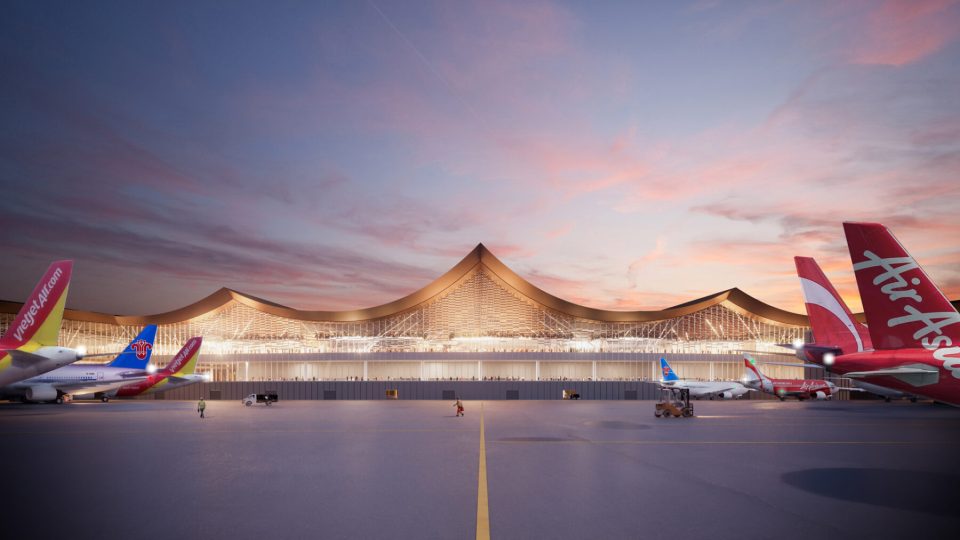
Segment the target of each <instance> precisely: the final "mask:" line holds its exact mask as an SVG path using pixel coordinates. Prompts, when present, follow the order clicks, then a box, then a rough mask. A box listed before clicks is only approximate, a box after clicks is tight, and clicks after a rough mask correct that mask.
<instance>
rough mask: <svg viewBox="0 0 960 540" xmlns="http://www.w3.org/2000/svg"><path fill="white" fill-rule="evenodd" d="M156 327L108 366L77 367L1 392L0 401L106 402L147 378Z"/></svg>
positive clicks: (64, 369)
mask: <svg viewBox="0 0 960 540" xmlns="http://www.w3.org/2000/svg"><path fill="white" fill-rule="evenodd" d="M156 335H157V326H156V325H154V324H151V325H148V326H146V327H145V328H144V329H143V330H141V331H140V333H139V334H138V335H137V337H135V338H133V341H131V342H130V344H129V345H127V347H126V349H124V350H123V352H121V353H120V354H119V355H117V357H116V358H115V359H114V360H113V361H112V362H110V363H109V364H74V365H72V366H64V367H61V368H58V369H55V370H53V371H50V372H49V373H44V374H42V375H38V376H36V377H31V378H29V379H26V380H23V381H19V382H16V383H13V384H8V385H6V386H4V387H2V388H0V399H8V400H11V399H19V400H21V401H23V402H41V401H56V402H57V403H63V402H64V401H65V400H67V399H70V397H71V396H73V395H80V394H93V395H94V397H96V398H99V399H100V400H102V401H104V402H107V401H109V400H110V397H109V396H107V395H106V394H105V392H107V391H109V390H112V389H114V388H117V387H119V386H123V385H125V384H129V383H131V382H134V381H139V380H143V379H145V378H147V376H148V373H147V363H148V362H149V361H150V355H151V353H152V352H153V340H154V338H155V337H156Z"/></svg>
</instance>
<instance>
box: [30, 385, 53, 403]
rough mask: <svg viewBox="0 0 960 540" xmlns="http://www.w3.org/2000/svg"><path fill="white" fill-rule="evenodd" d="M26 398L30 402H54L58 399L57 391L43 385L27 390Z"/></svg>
mask: <svg viewBox="0 0 960 540" xmlns="http://www.w3.org/2000/svg"><path fill="white" fill-rule="evenodd" d="M26 397H27V400H28V401H53V400H55V399H57V389H56V388H54V387H52V386H50V385H48V384H43V385H39V386H31V387H29V388H27V392H26Z"/></svg>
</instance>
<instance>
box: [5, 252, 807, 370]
mask: <svg viewBox="0 0 960 540" xmlns="http://www.w3.org/2000/svg"><path fill="white" fill-rule="evenodd" d="M251 303H252V304H254V305H255V302H241V301H238V300H236V299H232V300H229V301H227V302H225V303H223V304H222V305H219V306H217V307H215V308H214V309H211V310H209V311H207V312H205V313H202V314H200V315H199V316H195V317H192V318H189V319H186V320H182V321H178V322H172V323H167V324H160V325H159V331H158V333H157V342H156V346H155V349H154V355H155V356H154V358H155V362H156V363H158V364H161V365H162V364H164V363H165V362H166V359H167V358H169V357H171V356H172V355H174V354H175V353H176V352H177V351H178V350H179V348H180V347H181V346H182V344H183V343H184V342H186V341H187V339H189V338H190V337H193V336H203V340H204V341H203V349H202V354H201V360H200V370H201V371H206V372H210V373H211V374H212V376H213V379H214V380H215V381H217V380H219V381H244V380H246V381H256V380H352V379H366V380H445V379H454V380H457V379H459V380H490V379H493V380H497V379H498V378H499V379H500V380H504V379H507V380H538V379H539V380H588V379H589V380H631V379H632V380H637V379H651V378H656V377H657V375H658V373H657V372H658V369H659V366H658V365H657V364H656V359H657V357H658V356H659V355H666V356H667V357H668V358H669V359H670V360H671V362H673V363H675V368H676V370H677V371H678V372H679V373H680V374H681V375H684V376H688V377H693V378H703V379H739V378H740V377H741V375H742V365H741V364H740V363H739V361H738V358H739V357H738V356H737V355H738V354H739V353H740V351H766V352H771V353H772V352H780V351H782V350H783V349H780V348H779V347H777V346H776V344H777V343H790V342H793V341H794V340H796V339H803V338H804V336H805V334H806V332H807V328H806V327H804V326H800V325H796V324H787V323H782V322H778V321H774V320H771V319H768V318H765V317H762V316H759V315H756V314H754V313H751V312H750V311H749V310H746V309H744V308H743V307H741V306H739V305H737V304H735V303H732V302H730V301H728V300H724V301H719V302H714V303H712V304H709V303H708V304H709V305H704V306H703V307H702V308H701V309H692V310H687V311H688V312H686V313H684V314H682V315H679V316H673V317H664V318H663V319H659V320H643V321H634V322H629V321H628V322H613V321H609V320H595V319H588V318H583V317H579V316H575V315H571V314H570V313H566V312H563V311H560V310H557V309H553V308H550V307H548V306H546V305H544V304H542V303H540V302H538V301H536V300H534V299H533V298H531V297H530V296H528V295H525V294H523V293H522V292H520V291H519V290H518V289H517V288H515V287H513V286H511V285H510V284H509V283H508V282H506V281H504V279H502V278H501V277H500V276H499V275H498V274H497V272H495V271H493V270H491V269H490V268H489V267H487V266H485V265H484V264H476V265H475V266H473V267H472V268H470V269H469V270H468V271H466V272H464V273H463V275H461V276H459V277H458V278H457V279H456V280H455V281H454V282H452V285H450V286H448V287H445V288H444V289H443V290H442V291H441V292H439V293H438V294H435V295H433V296H431V297H430V298H428V299H427V300H425V301H423V302H420V303H418V304H417V305H415V306H413V307H412V308H409V309H404V310H402V311H399V312H396V313H392V314H388V315H385V316H382V317H377V318H371V319H367V320H359V321H336V320H310V317H306V316H304V317H303V318H296V317H284V316H278V315H275V314H272V313H267V312H265V311H262V310H260V309H257V308H256V307H253V305H251ZM287 311H288V312H290V313H293V314H295V313H296V312H294V310H287ZM601 313H603V312H601ZM13 318H14V315H13V314H2V315H0V329H2V330H5V329H6V327H7V326H8V325H9V324H10V323H11V322H12V321H13ZM90 318H92V317H87V319H90ZM101 318H103V317H101ZM647 318H648V319H649V317H647ZM80 319H82V317H78V319H76V320H75V319H71V318H69V317H68V318H66V319H65V320H64V322H63V327H62V329H61V332H60V339H61V344H62V345H65V346H70V347H76V346H80V345H82V346H84V347H86V349H87V351H88V352H89V353H106V352H112V351H119V350H120V349H121V348H122V347H123V346H124V345H125V343H126V342H127V341H129V340H130V339H132V338H133V337H134V336H135V335H136V334H137V332H138V331H139V330H140V328H141V327H142V323H143V322H144V321H143V320H140V321H139V322H138V323H137V324H123V323H121V322H119V321H122V320H130V319H148V318H134V317H118V318H116V320H117V321H118V322H116V323H113V322H90V321H89V320H80ZM146 322H149V321H146ZM694 358H696V361H695V360H694ZM785 369H786V370H788V371H787V372H785V373H784V374H783V376H788V375H790V376H792V374H795V373H794V372H795V371H796V370H797V369H798V368H785ZM778 371H779V370H777V369H772V370H771V373H770V374H771V375H772V376H779V375H778V373H777V372H778ZM801 371H802V370H801ZM685 372H689V373H685Z"/></svg>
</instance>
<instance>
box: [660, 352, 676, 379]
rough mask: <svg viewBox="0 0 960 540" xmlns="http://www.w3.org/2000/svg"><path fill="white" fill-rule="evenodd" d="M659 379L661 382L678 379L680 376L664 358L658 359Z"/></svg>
mask: <svg viewBox="0 0 960 540" xmlns="http://www.w3.org/2000/svg"><path fill="white" fill-rule="evenodd" d="M660 380H661V381H663V382H671V381H679V380H680V377H677V374H676V373H675V372H674V371H673V368H672V367H670V364H668V363H667V359H666V358H661V359H660Z"/></svg>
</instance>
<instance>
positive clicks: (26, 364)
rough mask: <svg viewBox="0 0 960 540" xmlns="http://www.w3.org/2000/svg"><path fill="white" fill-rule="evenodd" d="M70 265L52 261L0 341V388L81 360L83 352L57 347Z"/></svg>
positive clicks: (68, 284)
mask: <svg viewBox="0 0 960 540" xmlns="http://www.w3.org/2000/svg"><path fill="white" fill-rule="evenodd" d="M72 274H73V261H55V262H53V263H51V264H50V266H49V267H48V268H47V272H46V273H45V274H44V275H43V277H42V278H41V279H40V282H39V283H37V286H36V287H34V289H33V292H32V293H30V297H29V298H27V301H26V302H24V303H23V307H21V308H20V311H19V312H18V313H17V316H16V318H14V319H13V323H11V324H10V327H9V328H7V331H6V333H4V334H3V337H0V387H2V386H6V385H8V384H13V383H16V382H18V381H22V380H24V379H29V378H30V377H34V376H36V375H40V374H43V373H47V372H48V371H52V370H55V369H58V368H62V367H63V366H66V365H68V364H71V363H73V362H76V361H77V360H80V359H81V358H83V356H84V352H83V351H82V350H77V349H71V348H68V347H61V346H59V345H58V344H57V340H58V339H59V335H60V323H61V322H62V320H63V309H64V307H65V306H66V303H67V290H68V289H69V287H70V276H71V275H72Z"/></svg>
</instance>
